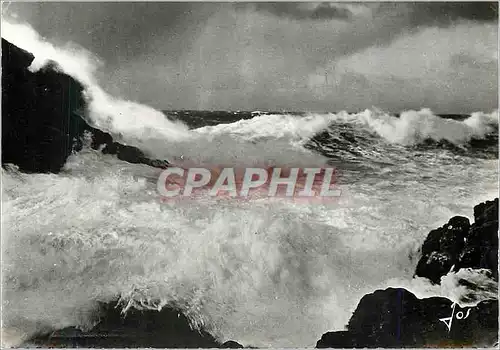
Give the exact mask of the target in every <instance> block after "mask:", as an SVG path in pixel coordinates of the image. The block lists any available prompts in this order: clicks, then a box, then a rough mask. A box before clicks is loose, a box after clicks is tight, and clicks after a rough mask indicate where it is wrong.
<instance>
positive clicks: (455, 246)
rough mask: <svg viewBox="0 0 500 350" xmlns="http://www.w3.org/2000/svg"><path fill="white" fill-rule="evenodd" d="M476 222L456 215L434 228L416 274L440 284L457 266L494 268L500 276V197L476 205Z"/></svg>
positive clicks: (425, 243) (495, 275)
mask: <svg viewBox="0 0 500 350" xmlns="http://www.w3.org/2000/svg"><path fill="white" fill-rule="evenodd" d="M474 219H475V222H474V224H473V225H472V226H471V225H470V224H469V220H468V219H467V218H464V217H460V216H456V217H454V218H452V219H451V220H450V221H449V222H448V223H447V224H446V225H444V226H443V227H441V228H438V229H436V230H432V231H431V232H430V233H429V235H428V236H427V238H426V240H425V242H424V244H423V245H422V257H421V258H420V260H419V262H418V264H417V268H416V270H415V275H416V276H420V277H426V278H428V279H429V280H430V281H432V282H433V283H436V284H439V283H440V281H441V277H442V276H444V275H446V274H447V273H448V272H449V271H450V269H451V268H452V267H453V266H455V267H454V271H458V270H459V269H460V268H468V267H470V268H485V269H490V270H491V271H492V273H493V276H494V278H495V279H497V280H498V255H497V253H496V252H498V198H497V199H495V200H494V201H487V202H485V203H481V204H479V205H477V206H476V207H474Z"/></svg>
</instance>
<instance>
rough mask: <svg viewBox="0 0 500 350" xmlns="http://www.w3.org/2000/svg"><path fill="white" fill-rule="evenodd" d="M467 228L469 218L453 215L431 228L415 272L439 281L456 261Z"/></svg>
mask: <svg viewBox="0 0 500 350" xmlns="http://www.w3.org/2000/svg"><path fill="white" fill-rule="evenodd" d="M469 228H470V222H469V219H467V218H465V217H462V216H455V217H453V218H451V219H450V220H449V221H448V223H447V224H446V225H444V226H443V227H441V228H438V229H436V230H432V231H431V232H430V233H429V235H428V236H427V238H426V240H425V241H424V244H423V245H422V257H421V258H420V260H419V262H418V264H417V268H416V271H415V274H416V275H417V276H420V277H427V278H428V279H430V280H431V281H432V282H433V283H439V282H440V280H441V277H442V276H444V275H446V274H447V273H448V272H449V271H450V269H451V268H452V266H453V265H454V264H455V263H456V262H457V260H458V254H459V253H460V252H461V251H462V250H463V247H464V243H465V237H466V236H467V232H468V230H469Z"/></svg>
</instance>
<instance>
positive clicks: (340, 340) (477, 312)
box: [316, 288, 498, 348]
mask: <svg viewBox="0 0 500 350" xmlns="http://www.w3.org/2000/svg"><path fill="white" fill-rule="evenodd" d="M451 306H452V302H451V301H450V300H448V299H445V298H427V299H417V297H415V295H413V294H412V293H410V292H409V291H407V290H405V289H402V288H388V289H385V290H378V291H375V292H374V293H372V294H368V295H365V296H364V297H363V298H362V299H361V301H360V302H359V304H358V307H357V308H356V311H354V314H353V316H352V317H351V319H350V320H349V323H348V325H347V330H346V331H340V332H329V333H325V334H323V336H322V337H321V339H320V340H319V341H318V342H317V344H316V347H317V348H329V347H331V348H352V347H355V348H364V347H367V348H376V347H382V348H385V347H394V348H396V347H449V346H453V347H472V346H488V345H490V346H491V345H493V343H494V342H495V341H496V339H497V338H498V301H497V300H494V301H493V300H491V301H483V302H481V303H480V304H479V305H477V306H476V307H473V308H464V309H462V308H460V307H459V306H455V309H454V310H453V308H452V307H451ZM452 312H453V315H454V316H453V320H452V324H451V328H450V329H449V330H448V327H447V325H446V324H445V323H444V322H443V321H440V319H446V318H447V317H450V316H451V315H452ZM467 314H468V315H467ZM466 315H467V317H466ZM457 316H458V317H461V319H458V317H457ZM465 317H466V318H465Z"/></svg>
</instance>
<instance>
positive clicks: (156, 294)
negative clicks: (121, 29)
mask: <svg viewBox="0 0 500 350" xmlns="http://www.w3.org/2000/svg"><path fill="white" fill-rule="evenodd" d="M2 37H3V38H4V39H6V40H8V41H9V42H10V43H12V44H13V45H16V46H17V47H19V48H21V49H24V50H26V51H27V52H29V53H31V54H33V55H34V61H33V62H32V63H31V65H30V68H29V69H30V71H31V73H32V74H42V73H37V72H42V71H43V69H44V68H43V67H45V66H46V65H47V62H48V61H49V60H51V61H53V62H55V64H57V69H56V70H57V74H66V75H68V76H71V77H72V78H73V79H75V80H76V81H78V82H79V83H80V84H81V85H82V86H83V93H82V94H83V97H84V99H85V108H84V109H82V110H80V111H79V112H78V113H79V115H81V116H82V118H83V119H82V120H85V122H86V123H88V124H89V125H91V126H92V127H93V128H95V129H99V130H101V131H102V132H104V133H108V134H109V135H111V136H113V139H114V140H116V141H117V142H119V143H120V144H123V145H126V146H129V147H135V148H137V149H140V150H141V151H142V152H144V154H145V155H146V156H147V158H148V159H156V160H165V161H166V162H168V163H170V164H183V162H191V163H192V164H219V165H231V166H236V165H238V166H252V165H254V164H266V165H270V166H301V165H302V164H310V163H311V162H314V163H315V164H328V165H329V166H332V167H335V168H336V169H337V171H338V181H337V183H336V186H337V187H338V188H339V189H340V190H341V196H340V197H339V198H337V199H335V200H334V201H330V202H328V203H293V202H291V201H287V200H282V199H279V198H276V199H272V198H271V199H269V200H265V201H257V200H256V201H231V200H224V201H221V200H218V199H217V198H214V197H210V196H207V197H206V198H201V199H196V200H188V199H183V200H178V201H175V202H162V201H161V200H160V196H159V194H158V193H157V189H156V188H157V179H158V176H159V174H160V172H161V170H162V169H161V168H158V167H154V166H150V165H147V164H144V162H128V161H125V160H122V159H120V158H119V157H117V156H116V154H112V153H107V152H103V150H102V148H97V149H96V148H94V147H91V144H92V141H91V138H92V135H91V134H90V133H85V135H83V136H82V137H81V138H79V140H73V141H74V142H75V143H78V142H79V143H80V144H81V145H80V146H81V147H79V148H78V149H76V148H75V147H74V146H72V147H73V150H72V151H71V153H70V154H69V156H68V157H67V159H65V160H64V162H63V163H64V164H63V166H62V168H61V169H60V171H57V172H37V171H24V170H23V168H22V166H20V165H19V164H4V167H3V170H2V250H3V267H2V268H3V282H2V284H3V299H2V305H3V315H2V317H3V328H2V333H3V335H4V337H6V338H8V339H9V341H10V344H11V345H13V346H21V345H22V346H29V345H30V342H29V339H30V338H31V337H33V336H34V335H35V334H38V333H40V332H47V331H52V330H57V329H63V328H65V327H75V328H78V329H84V330H85V329H87V330H88V329H91V328H92V327H93V326H94V325H95V324H96V323H97V322H98V320H97V319H96V305H97V304H98V303H108V302H112V301H113V300H116V298H120V300H122V301H124V303H122V304H121V305H122V308H123V309H134V308H136V309H141V310H153V311H154V312H156V311H158V310H161V309H162V307H166V306H172V305H173V306H175V307H176V308H177V309H178V310H180V311H182V313H183V314H184V315H186V317H187V318H188V319H189V320H190V322H191V324H192V325H193V327H194V328H199V329H203V330H205V331H207V332H209V333H210V334H211V335H212V336H213V337H215V338H217V339H219V340H220V341H221V342H222V341H226V340H235V341H237V342H238V343H240V344H243V345H244V346H255V347H269V346H272V347H310V346H315V344H316V342H317V341H318V339H320V338H321V335H322V334H323V333H325V332H327V331H332V330H333V331H336V330H339V331H340V330H343V329H344V327H345V325H346V324H347V323H348V322H349V319H350V317H351V316H352V313H353V312H354V310H355V309H356V306H357V305H358V303H359V301H360V299H361V298H362V297H363V296H364V295H366V294H369V293H372V292H373V291H375V290H377V289H385V288H388V287H394V288H405V289H406V290H408V291H410V292H411V293H413V294H415V295H416V296H417V297H418V298H429V297H446V298H448V299H450V300H452V301H459V300H460V298H461V297H462V296H463V295H465V294H466V295H467V296H468V299H467V300H469V301H470V305H474V304H477V303H478V302H480V301H482V300H485V299H488V298H489V299H491V298H493V299H494V298H496V293H497V291H496V283H494V282H492V279H491V278H490V277H491V276H490V275H487V274H479V275H478V273H477V270H462V271H461V272H460V279H462V280H463V279H465V280H467V279H468V278H469V279H472V280H474V281H475V283H476V285H475V287H474V288H470V289H467V288H458V287H457V280H458V277H457V276H458V274H457V273H455V272H452V271H450V272H449V273H448V274H447V275H446V276H445V277H443V280H442V283H441V284H435V283H434V284H433V283H431V282H430V281H429V280H428V279H426V278H423V277H418V276H414V272H415V268H416V266H417V263H418V261H419V259H420V256H421V246H422V244H423V242H424V240H425V239H426V237H427V235H428V233H429V231H431V230H433V229H435V228H437V227H440V226H442V225H443V224H444V223H446V222H447V221H448V220H449V219H450V218H451V217H453V216H457V215H460V216H464V217H467V218H471V222H472V221H473V217H472V213H473V208H474V206H475V205H476V204H478V203H481V202H484V201H486V200H491V199H493V198H495V197H497V196H498V111H478V112H476V113H472V114H470V115H436V114H435V113H433V112H432V111H431V110H429V109H427V108H425V106H422V109H420V110H406V111H402V112H401V113H398V114H395V113H390V112H387V111H382V110H377V109H376V108H373V109H369V110H364V111H336V110H335V106H332V110H331V112H325V113H309V112H295V111H293V112H286V111H275V112H273V111H266V112H262V111H185V110H184V111H158V110H155V109H153V108H151V107H148V106H145V105H141V104H138V103H134V102H130V101H125V100H121V99H119V98H117V97H112V96H110V95H109V94H108V93H106V92H105V91H103V90H102V89H101V88H100V87H99V85H98V84H97V80H96V79H95V78H94V76H93V71H92V62H91V61H90V60H89V58H88V57H86V56H85V55H82V53H81V52H77V51H74V50H70V49H68V48H58V47H56V46H53V45H51V44H50V43H48V42H46V41H44V40H42V39H41V38H40V37H39V36H38V35H37V34H36V33H35V32H34V31H33V30H32V29H31V28H29V27H27V26H21V25H15V24H9V23H7V22H6V23H4V24H3V28H2ZM2 45H3V44H2ZM4 69H5V68H4ZM31 73H30V74H31ZM5 74H6V73H4V75H5ZM43 74H45V73H43ZM44 91H45V90H44ZM42 93H44V92H40V94H42ZM49 93H50V91H49ZM3 100H4V98H3ZM7 102H9V101H7ZM7 102H5V103H7ZM9 103H10V102H9ZM3 109H4V108H3ZM5 118H6V117H5V116H4V119H5ZM9 118H10V117H9ZM12 118H15V117H12ZM18 130H20V129H18ZM39 130H40V129H39ZM18 132H19V131H18ZM36 135H37V134H36V132H35V133H34V134H32V135H31V136H28V137H32V138H34V137H35V138H36V137H37V136H36ZM4 138H5V137H4ZM27 142H28V141H27ZM9 147H13V146H9ZM7 151H9V152H14V151H15V150H14V149H13V148H9V149H7V148H6V146H4V152H7ZM26 164H27V163H26ZM475 271H476V272H475ZM445 282H446V283H445ZM478 285H479V286H482V287H481V288H478V287H477V286H478ZM476 294H477V295H476ZM474 296H475V297H474ZM450 310H451V308H450ZM442 317H444V316H442ZM438 318H439V315H437V314H436V316H435V319H436V320H435V322H436V324H440V325H442V327H443V329H444V330H446V328H444V327H445V325H444V324H443V323H442V322H441V323H440V321H439V320H438ZM139 345H140V344H139Z"/></svg>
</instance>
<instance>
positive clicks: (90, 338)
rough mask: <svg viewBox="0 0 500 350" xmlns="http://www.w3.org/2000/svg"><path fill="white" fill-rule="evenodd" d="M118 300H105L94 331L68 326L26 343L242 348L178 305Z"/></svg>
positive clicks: (60, 345) (120, 346) (79, 345)
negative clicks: (194, 323)
mask: <svg viewBox="0 0 500 350" xmlns="http://www.w3.org/2000/svg"><path fill="white" fill-rule="evenodd" d="M121 306H123V304H121V303H119V302H118V301H117V300H114V301H112V302H109V303H101V304H99V308H98V316H99V322H98V323H97V325H96V326H94V327H93V328H92V329H91V330H88V331H82V330H79V329H77V328H74V327H68V328H64V329H61V330H57V331H53V332H50V333H47V334H39V335H37V336H35V337H33V338H31V339H29V340H28V341H27V342H26V344H28V345H29V344H32V345H35V346H42V347H61V348H62V347H65V348H75V347H88V348H137V347H141V348H149V347H151V348H242V347H243V346H242V345H240V344H238V343H237V342H234V341H228V342H225V343H223V344H222V343H221V342H219V341H217V340H216V339H215V338H214V337H213V336H212V335H210V334H209V333H208V332H206V331H204V330H196V329H193V328H192V327H191V325H190V323H189V320H188V319H187V317H186V316H184V315H183V314H182V313H181V312H179V311H178V310H177V309H175V308H171V307H164V308H162V309H161V310H160V311H156V310H137V309H134V308H130V309H128V310H127V312H126V313H124V314H123V313H122V312H121V311H122V308H121Z"/></svg>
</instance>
